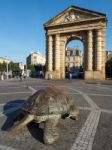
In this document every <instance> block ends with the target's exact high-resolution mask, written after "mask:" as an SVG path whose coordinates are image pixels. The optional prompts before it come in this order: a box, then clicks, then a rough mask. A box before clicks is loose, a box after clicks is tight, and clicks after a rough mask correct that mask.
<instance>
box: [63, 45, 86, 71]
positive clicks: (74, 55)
mask: <svg viewBox="0 0 112 150" xmlns="http://www.w3.org/2000/svg"><path fill="white" fill-rule="evenodd" d="M65 67H66V70H67V71H75V70H76V69H81V68H83V53H82V51H81V50H80V49H79V48H78V47H76V48H67V49H66V52H65Z"/></svg>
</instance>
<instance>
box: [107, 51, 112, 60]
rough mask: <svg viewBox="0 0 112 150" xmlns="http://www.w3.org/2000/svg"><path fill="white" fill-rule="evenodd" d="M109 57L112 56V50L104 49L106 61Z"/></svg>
mask: <svg viewBox="0 0 112 150" xmlns="http://www.w3.org/2000/svg"><path fill="white" fill-rule="evenodd" d="M109 58H112V51H106V61H107V60H108V59H109Z"/></svg>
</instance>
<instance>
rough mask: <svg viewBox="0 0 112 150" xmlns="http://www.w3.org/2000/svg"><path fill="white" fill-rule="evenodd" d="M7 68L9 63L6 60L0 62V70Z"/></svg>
mask: <svg viewBox="0 0 112 150" xmlns="http://www.w3.org/2000/svg"><path fill="white" fill-rule="evenodd" d="M6 70H7V64H6V63H5V62H3V63H0V71H6Z"/></svg>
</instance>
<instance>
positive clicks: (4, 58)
mask: <svg viewBox="0 0 112 150" xmlns="http://www.w3.org/2000/svg"><path fill="white" fill-rule="evenodd" d="M4 62H5V63H7V64H9V63H10V62H11V60H10V59H8V58H6V57H0V63H4Z"/></svg>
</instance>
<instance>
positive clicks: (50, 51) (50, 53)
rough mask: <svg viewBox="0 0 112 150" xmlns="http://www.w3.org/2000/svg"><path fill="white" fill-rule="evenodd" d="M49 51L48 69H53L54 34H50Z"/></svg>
mask: <svg viewBox="0 0 112 150" xmlns="http://www.w3.org/2000/svg"><path fill="white" fill-rule="evenodd" d="M47 50H48V53H47V55H48V56H47V58H48V60H47V61H48V63H47V65H48V71H52V64H53V62H52V53H53V38H52V35H49V36H48V49H47Z"/></svg>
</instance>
